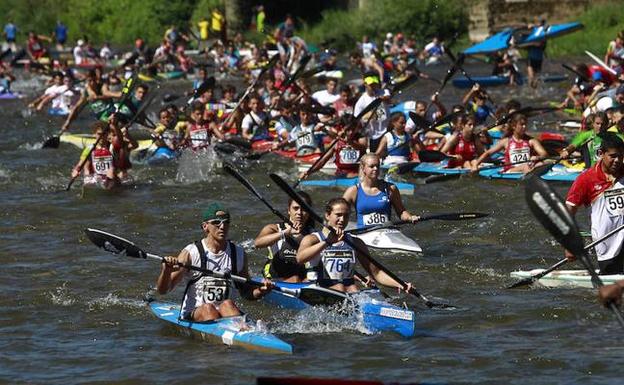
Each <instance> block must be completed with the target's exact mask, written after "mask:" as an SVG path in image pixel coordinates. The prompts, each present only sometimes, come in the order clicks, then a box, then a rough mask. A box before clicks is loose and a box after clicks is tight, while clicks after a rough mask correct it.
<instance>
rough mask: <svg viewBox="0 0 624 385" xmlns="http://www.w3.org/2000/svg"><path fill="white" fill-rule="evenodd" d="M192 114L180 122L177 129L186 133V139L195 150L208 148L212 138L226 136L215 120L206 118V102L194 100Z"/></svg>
mask: <svg viewBox="0 0 624 385" xmlns="http://www.w3.org/2000/svg"><path fill="white" fill-rule="evenodd" d="M190 111H191V112H190V115H189V118H188V120H187V121H182V122H179V123H178V124H177V125H176V127H175V129H176V131H178V132H180V133H181V132H183V133H184V138H185V141H186V143H187V144H188V145H190V146H191V148H192V149H193V150H195V151H197V150H200V149H204V148H207V147H208V146H209V145H210V143H212V138H213V137H216V138H217V139H223V138H224V136H223V134H222V133H221V131H220V130H219V129H218V127H217V125H216V123H215V122H208V121H206V120H204V104H202V103H201V102H194V103H193V104H192V105H191V110H190Z"/></svg>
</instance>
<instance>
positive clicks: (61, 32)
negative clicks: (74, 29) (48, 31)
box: [54, 24, 67, 41]
mask: <svg viewBox="0 0 624 385" xmlns="http://www.w3.org/2000/svg"><path fill="white" fill-rule="evenodd" d="M54 35H55V36H56V40H57V41H65V40H66V39H67V26H65V24H57V25H56V28H55V29H54Z"/></svg>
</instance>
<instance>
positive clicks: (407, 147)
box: [376, 111, 417, 165]
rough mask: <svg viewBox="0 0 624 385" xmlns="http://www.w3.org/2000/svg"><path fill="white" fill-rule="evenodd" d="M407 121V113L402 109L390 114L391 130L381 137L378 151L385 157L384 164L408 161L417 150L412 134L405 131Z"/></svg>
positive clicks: (380, 155) (377, 152)
mask: <svg viewBox="0 0 624 385" xmlns="http://www.w3.org/2000/svg"><path fill="white" fill-rule="evenodd" d="M405 121H406V120H405V115H404V114H403V113H402V112H400V111H397V112H394V113H393V114H392V115H390V125H389V127H388V128H389V130H388V132H386V133H385V134H384V136H383V137H382V138H381V142H379V147H377V151H376V154H377V155H378V156H379V157H380V158H384V161H383V164H384V165H396V164H402V163H407V162H409V161H410V154H411V153H412V151H414V152H416V151H417V150H416V148H415V147H414V144H413V142H412V137H411V135H410V134H408V133H407V132H406V131H405Z"/></svg>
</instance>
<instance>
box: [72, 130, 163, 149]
mask: <svg viewBox="0 0 624 385" xmlns="http://www.w3.org/2000/svg"><path fill="white" fill-rule="evenodd" d="M61 142H62V143H69V144H73V145H74V146H76V147H78V148H80V149H84V148H87V147H91V146H93V143H95V136H94V135H91V134H63V135H61ZM138 142H139V147H138V148H135V149H134V150H133V151H140V150H145V149H147V148H149V146H151V145H152V143H153V141H152V140H151V139H143V140H138Z"/></svg>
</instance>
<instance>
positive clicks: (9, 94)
mask: <svg viewBox="0 0 624 385" xmlns="http://www.w3.org/2000/svg"><path fill="white" fill-rule="evenodd" d="M24 97H25V95H23V94H18V93H17V92H3V93H1V94H0V100H13V99H22V98H24Z"/></svg>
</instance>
